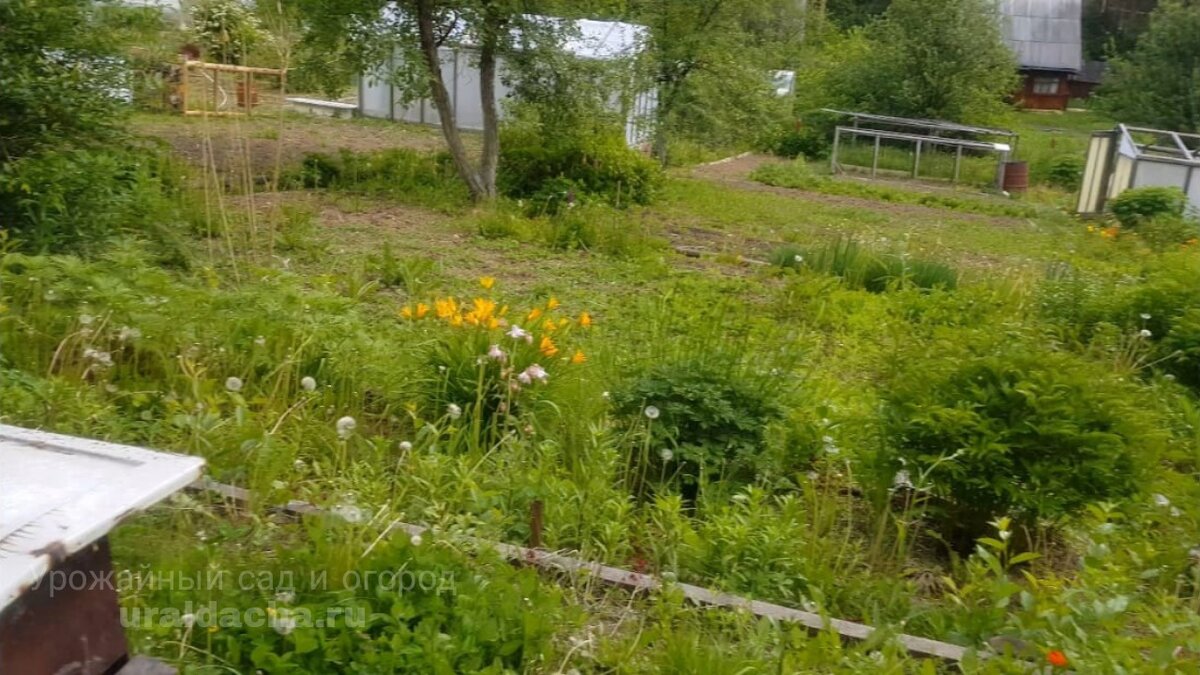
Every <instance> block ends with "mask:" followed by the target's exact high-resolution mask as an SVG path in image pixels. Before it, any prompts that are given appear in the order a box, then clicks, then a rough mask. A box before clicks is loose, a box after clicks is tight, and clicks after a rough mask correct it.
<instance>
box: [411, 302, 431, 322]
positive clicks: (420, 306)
mask: <svg viewBox="0 0 1200 675" xmlns="http://www.w3.org/2000/svg"><path fill="white" fill-rule="evenodd" d="M428 313H429V305H427V304H425V303H423V302H418V303H417V309H416V311H415V312H414V315H415V316H416V317H417V318H418V319H424V318H425V315H426V314H428Z"/></svg>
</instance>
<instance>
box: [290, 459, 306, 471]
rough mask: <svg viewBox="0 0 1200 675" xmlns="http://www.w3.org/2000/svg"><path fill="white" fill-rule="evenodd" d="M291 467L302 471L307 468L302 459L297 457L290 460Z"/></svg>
mask: <svg viewBox="0 0 1200 675" xmlns="http://www.w3.org/2000/svg"><path fill="white" fill-rule="evenodd" d="M292 468H293V469H295V470H297V471H303V470H305V469H306V468H308V465H307V464H305V463H304V460H302V459H297V460H296V461H294V462H292Z"/></svg>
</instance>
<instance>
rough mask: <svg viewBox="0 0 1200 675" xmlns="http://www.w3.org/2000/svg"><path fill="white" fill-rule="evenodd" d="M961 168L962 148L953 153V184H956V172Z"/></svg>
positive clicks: (959, 147)
mask: <svg viewBox="0 0 1200 675" xmlns="http://www.w3.org/2000/svg"><path fill="white" fill-rule="evenodd" d="M961 167H962V146H961V145H960V146H958V149H957V150H955V151H954V182H955V183H957V182H958V170H959V169H960V168H961Z"/></svg>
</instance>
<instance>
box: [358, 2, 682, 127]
mask: <svg viewBox="0 0 1200 675" xmlns="http://www.w3.org/2000/svg"><path fill="white" fill-rule="evenodd" d="M535 19H541V20H545V21H547V22H563V23H566V24H567V25H568V26H571V25H573V29H572V30H569V31H567V32H568V33H569V37H567V38H566V39H565V40H563V42H562V44H561V48H562V49H563V51H565V52H567V53H568V54H571V55H573V56H575V57H576V58H580V59H596V60H604V61H617V60H626V61H628V62H630V63H631V64H632V61H633V59H634V58H635V57H637V56H638V55H639V54H641V53H642V51H643V50H644V49H645V46H646V42H647V40H648V39H649V29H647V28H646V27H645V26H639V25H636V24H629V23H622V22H619V21H592V20H586V19H584V20H579V21H565V22H564V20H561V19H553V18H548V17H535ZM439 54H440V55H441V58H442V78H443V80H444V81H445V83H446V89H447V91H448V92H449V94H450V101H451V105H452V106H453V107H454V113H455V117H456V119H457V122H458V127H459V128H460V129H468V130H475V131H479V130H482V129H483V105H482V102H481V100H480V96H479V66H478V51H477V50H476V49H475V48H474V47H473V46H471V45H470V44H469V43H468V42H467V41H465V40H464V41H459V42H458V43H457V44H455V45H453V46H442V47H440V48H439ZM401 58H402V56H401V55H400V54H399V53H396V54H395V55H394V56H393V57H392V61H391V62H389V63H383V64H380V65H379V67H377V68H375V69H374V70H372V71H370V72H367V73H363V74H362V75H361V77H360V78H359V89H358V110H359V114H360V115H362V116H363V117H374V118H378V119H390V120H401V121H405V122H415V123H418V124H432V125H437V124H440V123H441V122H440V118H439V117H438V112H437V108H436V107H435V106H434V104H433V102H432V101H430V100H428V99H418V100H415V101H411V102H407V103H406V102H405V97H404V96H403V94H402V92H401V91H399V90H398V89H397V88H396V87H395V85H393V84H390V83H389V82H388V81H387V73H389V72H394V71H395V69H396V66H397V60H398V59H401ZM631 68H632V65H631ZM496 70H497V73H498V78H497V79H498V80H499V81H498V82H497V83H496V100H497V104H498V105H499V111H498V112H499V114H500V117H501V119H503V117H504V114H505V110H504V108H505V106H504V101H505V99H506V98H508V97H509V95H510V93H511V89H510V87H508V86H507V85H506V84H505V81H506V80H507V79H509V78H508V77H507V76H506V70H505V63H504V59H503V58H500V59H498V63H497V68H496ZM634 80H635V78H634V77H633V74H632V72H631V73H630V78H629V81H630V82H631V83H632V82H633V81H634ZM625 101H630V102H632V103H631V104H626V103H623V102H625ZM612 105H613V106H614V109H615V108H616V107H618V106H620V107H624V108H627V109H625V110H623V111H622V112H623V114H624V117H625V140H626V142H627V143H628V144H629V145H630V146H638V145H642V144H644V143H647V142H649V141H650V139H651V136H652V132H653V128H654V124H653V122H654V113H655V110H656V109H657V106H658V95H657V92H655V91H654V90H653V89H650V90H648V91H628V92H616V93H615V94H614V96H613V99H612Z"/></svg>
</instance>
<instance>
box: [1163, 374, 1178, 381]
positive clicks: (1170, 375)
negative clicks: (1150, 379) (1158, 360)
mask: <svg viewBox="0 0 1200 675" xmlns="http://www.w3.org/2000/svg"><path fill="white" fill-rule="evenodd" d="M1163 379H1164V380H1166V381H1167V382H1174V381H1175V376H1174V375H1172V374H1171V373H1167V374H1166V375H1163Z"/></svg>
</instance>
